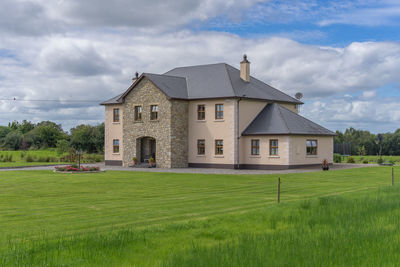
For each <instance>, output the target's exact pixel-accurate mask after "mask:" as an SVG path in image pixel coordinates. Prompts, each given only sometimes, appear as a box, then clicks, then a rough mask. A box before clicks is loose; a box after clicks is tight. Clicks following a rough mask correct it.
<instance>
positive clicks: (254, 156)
mask: <svg viewBox="0 0 400 267" xmlns="http://www.w3.org/2000/svg"><path fill="white" fill-rule="evenodd" d="M250 158H256V159H260V158H261V156H260V155H251V156H250Z"/></svg>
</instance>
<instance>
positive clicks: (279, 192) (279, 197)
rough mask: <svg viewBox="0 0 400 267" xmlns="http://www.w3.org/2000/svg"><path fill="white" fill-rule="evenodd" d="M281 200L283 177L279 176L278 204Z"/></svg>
mask: <svg viewBox="0 0 400 267" xmlns="http://www.w3.org/2000/svg"><path fill="white" fill-rule="evenodd" d="M280 202H281V178H280V177H278V204H279V203H280Z"/></svg>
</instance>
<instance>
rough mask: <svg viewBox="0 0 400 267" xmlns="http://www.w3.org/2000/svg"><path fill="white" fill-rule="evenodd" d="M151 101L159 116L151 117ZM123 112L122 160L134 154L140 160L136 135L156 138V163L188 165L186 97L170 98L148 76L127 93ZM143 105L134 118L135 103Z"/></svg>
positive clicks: (174, 165) (170, 166)
mask: <svg viewBox="0 0 400 267" xmlns="http://www.w3.org/2000/svg"><path fill="white" fill-rule="evenodd" d="M150 105H158V120H155V121H151V120H150ZM123 106H124V114H123V121H124V123H123V140H124V143H123V144H124V154H123V164H124V166H128V165H130V164H132V158H133V157H134V156H136V157H137V158H138V161H139V160H140V142H139V140H138V138H142V137H152V138H154V139H155V140H156V163H157V167H161V168H173V167H187V132H188V126H187V124H188V120H187V113H188V112H187V106H188V104H187V101H183V100H182V101H181V100H169V99H168V98H167V97H166V95H165V94H164V93H163V92H161V91H160V90H159V89H158V88H157V87H155V86H154V84H153V83H152V82H151V81H149V80H148V79H147V78H143V79H142V80H141V81H140V82H139V84H137V85H136V86H135V88H134V89H133V90H132V91H131V92H130V93H129V94H128V95H127V96H126V98H125V102H124V104H123ZM135 106H142V121H141V122H135V121H134V110H135V109H134V107H135Z"/></svg>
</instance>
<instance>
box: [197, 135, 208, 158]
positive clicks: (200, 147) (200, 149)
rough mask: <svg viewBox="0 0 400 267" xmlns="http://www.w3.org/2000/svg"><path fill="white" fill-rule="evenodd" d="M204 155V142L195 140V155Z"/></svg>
mask: <svg viewBox="0 0 400 267" xmlns="http://www.w3.org/2000/svg"><path fill="white" fill-rule="evenodd" d="M205 153H206V140H204V139H199V140H197V155H204V154H205Z"/></svg>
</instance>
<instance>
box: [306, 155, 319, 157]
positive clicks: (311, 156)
mask: <svg viewBox="0 0 400 267" xmlns="http://www.w3.org/2000/svg"><path fill="white" fill-rule="evenodd" d="M306 158H318V155H307V156H306Z"/></svg>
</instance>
